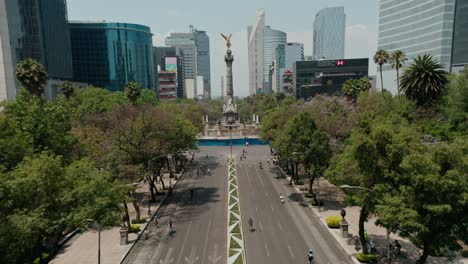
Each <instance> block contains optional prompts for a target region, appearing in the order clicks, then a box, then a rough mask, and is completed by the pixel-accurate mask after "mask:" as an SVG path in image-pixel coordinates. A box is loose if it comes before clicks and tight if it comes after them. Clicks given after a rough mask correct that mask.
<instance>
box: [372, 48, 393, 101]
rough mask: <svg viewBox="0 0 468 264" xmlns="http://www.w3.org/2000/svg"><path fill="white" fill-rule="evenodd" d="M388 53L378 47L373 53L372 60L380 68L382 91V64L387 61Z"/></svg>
mask: <svg viewBox="0 0 468 264" xmlns="http://www.w3.org/2000/svg"><path fill="white" fill-rule="evenodd" d="M389 57H390V55H389V54H388V52H387V51H386V50H384V49H379V50H378V51H377V52H376V53H375V55H374V62H375V63H376V64H377V65H379V70H380V82H381V84H382V86H381V87H382V92H383V91H384V86H383V75H382V66H383V65H384V64H386V63H387V62H388V59H389Z"/></svg>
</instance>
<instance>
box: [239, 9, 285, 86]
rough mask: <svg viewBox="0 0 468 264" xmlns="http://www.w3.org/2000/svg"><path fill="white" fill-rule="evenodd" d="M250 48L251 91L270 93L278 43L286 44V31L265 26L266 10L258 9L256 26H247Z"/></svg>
mask: <svg viewBox="0 0 468 264" xmlns="http://www.w3.org/2000/svg"><path fill="white" fill-rule="evenodd" d="M247 34H248V41H249V42H248V49H249V93H250V94H255V93H259V92H262V93H268V92H271V91H272V88H271V84H270V78H269V77H270V76H269V73H270V67H271V65H272V63H273V61H274V60H275V58H276V48H277V47H278V45H282V44H286V33H285V32H282V31H279V30H274V29H272V28H270V27H269V26H265V11H264V10H263V9H261V10H259V11H257V16H256V18H255V24H254V26H253V27H252V26H249V27H248V28H247Z"/></svg>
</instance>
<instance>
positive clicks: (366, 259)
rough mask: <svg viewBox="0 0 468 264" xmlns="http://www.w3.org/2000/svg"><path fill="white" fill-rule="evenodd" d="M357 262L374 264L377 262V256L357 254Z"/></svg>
mask: <svg viewBox="0 0 468 264" xmlns="http://www.w3.org/2000/svg"><path fill="white" fill-rule="evenodd" d="M356 258H357V260H359V261H360V262H362V263H373V262H376V261H377V256H376V255H372V254H369V255H366V254H364V253H362V252H360V253H357V254H356Z"/></svg>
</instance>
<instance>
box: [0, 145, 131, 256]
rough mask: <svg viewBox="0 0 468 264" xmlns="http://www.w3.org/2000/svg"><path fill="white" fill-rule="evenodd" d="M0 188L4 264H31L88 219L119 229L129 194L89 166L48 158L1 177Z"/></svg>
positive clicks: (44, 156) (0, 244)
mask: <svg viewBox="0 0 468 264" xmlns="http://www.w3.org/2000/svg"><path fill="white" fill-rule="evenodd" d="M0 182H2V184H1V185H0V190H1V192H0V193H1V196H2V201H3V202H2V206H0V212H1V213H0V215H1V216H0V219H1V220H3V221H2V223H3V224H2V225H0V234H2V236H0V251H1V252H2V254H1V255H0V261H1V262H2V263H31V262H32V260H33V259H34V258H36V257H37V256H40V255H41V254H42V253H44V252H49V251H51V250H52V249H54V248H55V247H56V246H57V243H58V241H59V239H60V238H61V237H62V235H63V233H64V232H65V231H66V230H73V229H75V228H77V227H80V226H83V224H84V223H85V219H87V218H93V219H96V220H98V221H100V223H101V224H103V225H106V226H107V225H114V224H116V223H117V221H118V219H119V217H118V216H119V215H120V212H121V208H120V205H119V201H121V199H122V198H121V197H122V195H123V194H124V192H125V186H124V185H122V184H120V183H118V182H115V181H113V180H112V179H111V177H110V175H109V174H108V173H106V172H103V171H99V170H97V169H96V168H95V166H94V164H93V163H91V162H90V161H89V160H86V159H84V160H79V161H76V162H74V163H72V164H70V165H69V166H64V163H63V161H62V159H61V158H60V157H58V156H55V155H54V154H52V153H50V152H43V153H40V154H38V155H34V156H32V157H26V158H25V159H24V160H23V161H22V162H21V163H20V164H19V165H18V167H17V168H15V170H13V171H10V172H7V173H3V174H0Z"/></svg>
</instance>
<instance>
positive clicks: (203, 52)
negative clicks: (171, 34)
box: [193, 29, 211, 99]
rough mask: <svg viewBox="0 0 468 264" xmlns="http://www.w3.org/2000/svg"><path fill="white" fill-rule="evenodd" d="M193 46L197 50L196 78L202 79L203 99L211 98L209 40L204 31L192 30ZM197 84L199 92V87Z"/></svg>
mask: <svg viewBox="0 0 468 264" xmlns="http://www.w3.org/2000/svg"><path fill="white" fill-rule="evenodd" d="M193 35H194V37H195V46H196V48H197V76H202V77H203V90H202V91H199V93H200V92H201V93H202V94H203V98H207V99H210V98H211V66H210V38H209V37H208V35H207V34H206V31H200V30H196V29H195V30H193ZM199 86H200V85H198V84H197V88H198V89H199V90H200V89H201V86H200V87H199Z"/></svg>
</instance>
